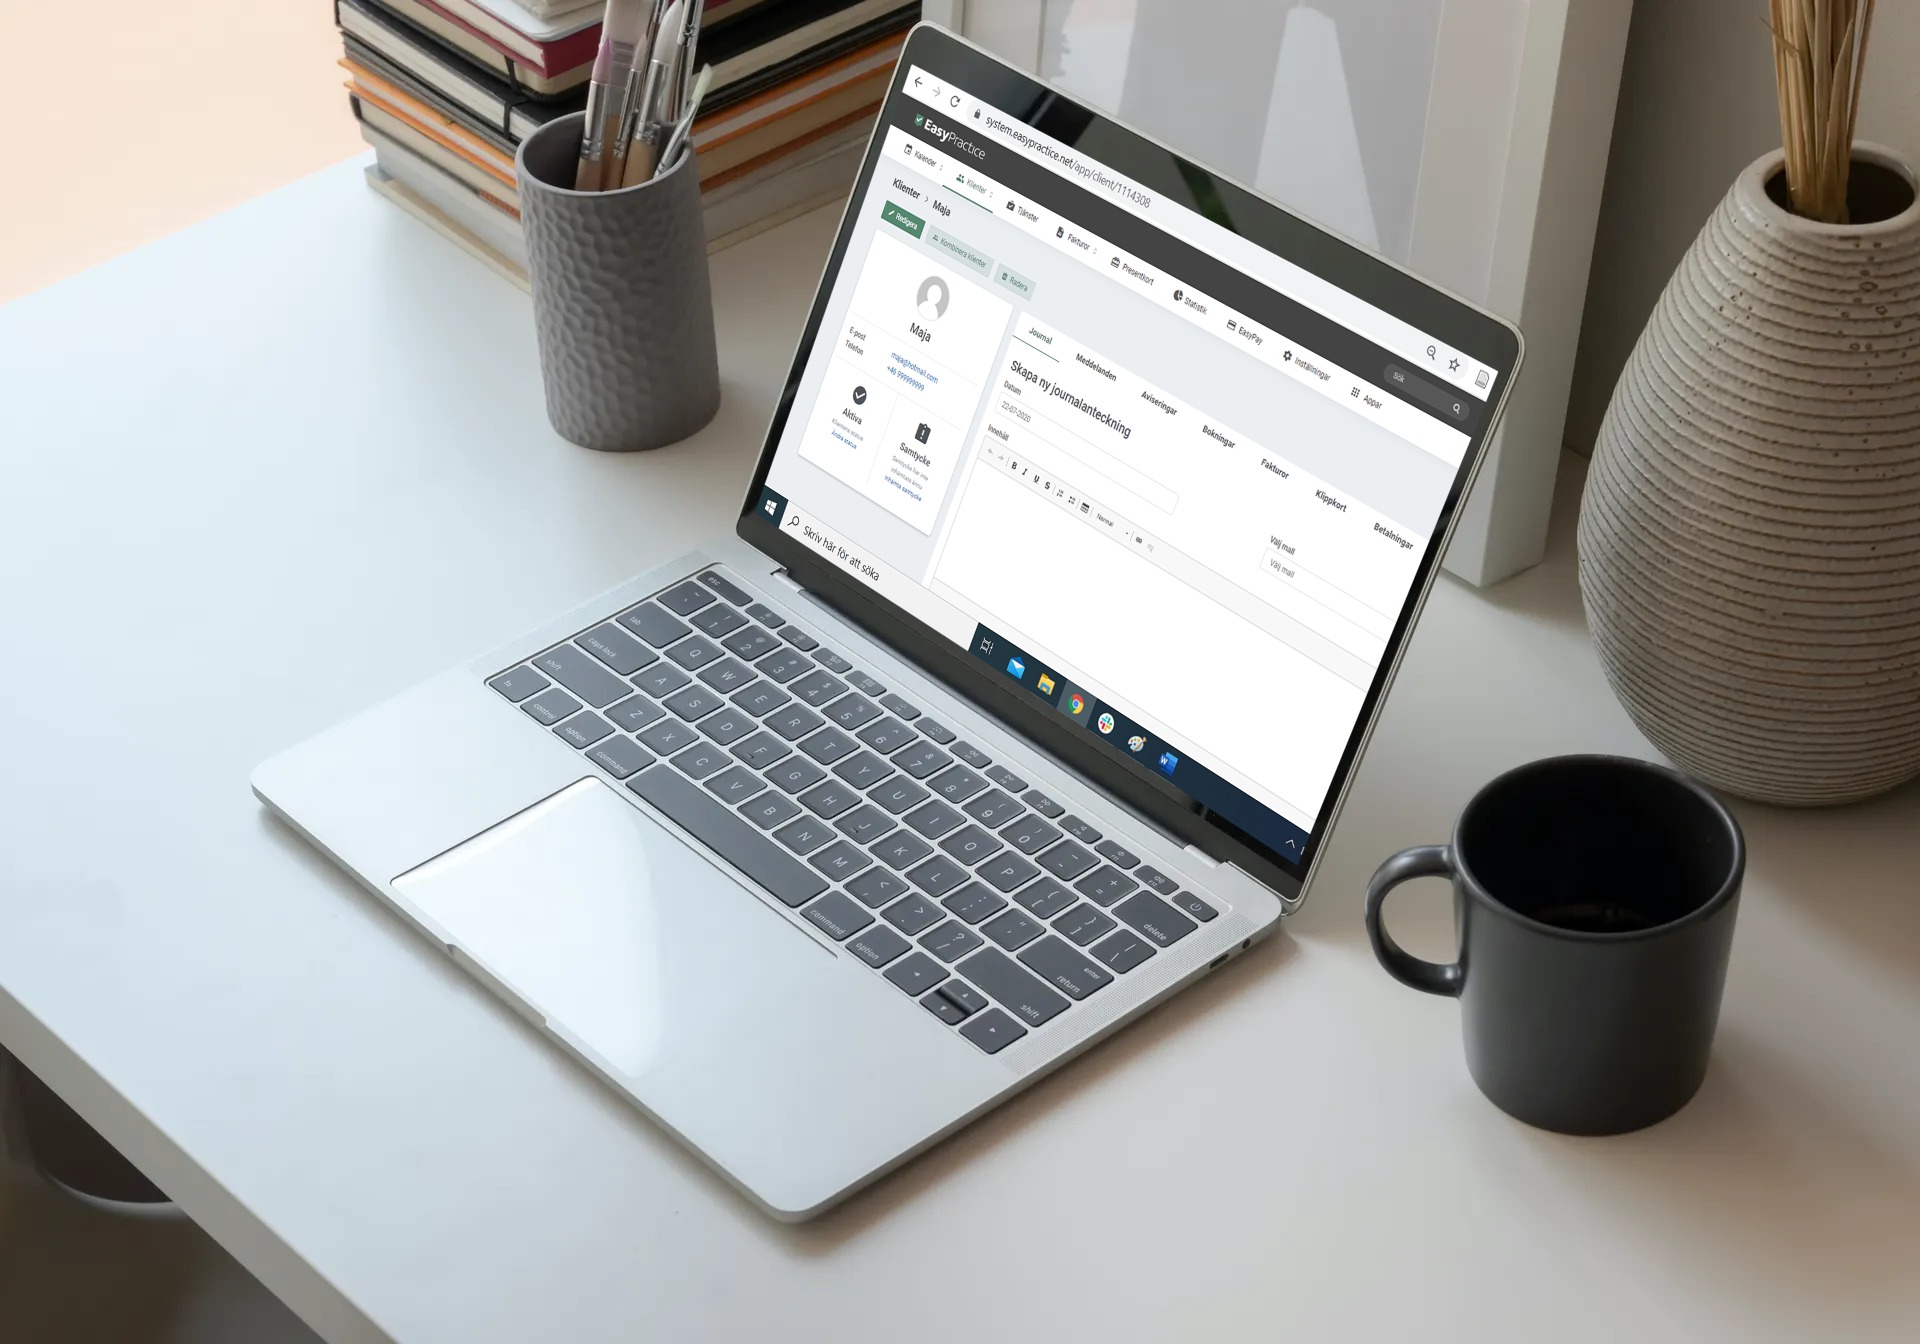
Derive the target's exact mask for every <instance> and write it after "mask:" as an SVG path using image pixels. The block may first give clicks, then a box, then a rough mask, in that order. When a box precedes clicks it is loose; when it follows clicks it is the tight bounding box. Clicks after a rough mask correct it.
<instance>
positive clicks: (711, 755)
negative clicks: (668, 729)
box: [673, 742, 728, 779]
mask: <svg viewBox="0 0 1920 1344" xmlns="http://www.w3.org/2000/svg"><path fill="white" fill-rule="evenodd" d="M727 761H728V757H727V753H726V752H724V751H722V750H721V749H720V748H719V747H717V746H715V745H714V744H713V743H711V742H695V743H694V744H693V745H692V746H690V747H688V748H687V749H686V750H685V751H683V752H681V753H680V754H679V755H678V756H675V757H674V758H673V765H674V768H675V769H676V770H679V771H681V772H682V773H684V774H687V775H691V776H692V777H693V778H695V779H705V778H706V777H707V776H708V775H710V774H712V773H713V772H714V771H716V770H724V769H726V767H727Z"/></svg>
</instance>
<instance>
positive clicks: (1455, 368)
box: [1447, 359, 1460, 373]
mask: <svg viewBox="0 0 1920 1344" xmlns="http://www.w3.org/2000/svg"><path fill="white" fill-rule="evenodd" d="M1447 371H1448V372H1449V373H1458V372H1460V361H1459V360H1457V359H1450V360H1448V361H1447Z"/></svg>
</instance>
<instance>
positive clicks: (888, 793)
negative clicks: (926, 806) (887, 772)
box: [867, 775, 932, 817]
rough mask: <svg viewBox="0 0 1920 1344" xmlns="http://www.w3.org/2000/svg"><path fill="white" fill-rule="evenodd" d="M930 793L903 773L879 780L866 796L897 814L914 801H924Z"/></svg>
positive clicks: (913, 803) (912, 804) (910, 805)
mask: <svg viewBox="0 0 1920 1344" xmlns="http://www.w3.org/2000/svg"><path fill="white" fill-rule="evenodd" d="M931 796H932V795H931V794H929V793H928V792H927V791H926V790H925V789H923V788H921V787H920V786H919V785H918V784H915V783H914V782H913V781H912V780H910V779H908V778H907V777H906V776H905V775H895V776H894V777H893V778H892V779H884V780H882V781H880V785H879V787H878V788H875V789H872V790H870V791H869V792H868V794H867V797H869V798H871V799H873V801H874V802H876V803H878V804H880V806H882V807H884V808H886V809H887V811H889V812H891V813H893V815H894V816H896V817H897V816H899V815H900V814H901V813H902V812H905V811H906V810H907V809H908V808H910V807H912V806H914V805H915V804H916V803H924V802H926V801H927V799H928V798H929V797H931Z"/></svg>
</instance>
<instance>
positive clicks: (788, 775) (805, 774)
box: [767, 756, 827, 793]
mask: <svg viewBox="0 0 1920 1344" xmlns="http://www.w3.org/2000/svg"><path fill="white" fill-rule="evenodd" d="M826 777H827V772H826V771H825V770H822V769H821V768H820V767H819V766H817V765H815V764H814V763H813V762H812V761H809V760H807V759H805V758H804V757H800V756H795V757H793V758H792V759H791V760H784V761H781V762H779V763H778V764H776V765H775V766H774V767H773V768H772V769H771V770H768V771H767V778H768V779H770V780H772V781H773V782H774V783H775V784H777V785H779V786H780V787H781V788H783V789H785V790H786V791H787V792H788V793H798V792H800V790H802V789H810V788H812V787H813V786H814V785H815V784H818V783H819V782H820V781H821V780H823V779H825V778H826Z"/></svg>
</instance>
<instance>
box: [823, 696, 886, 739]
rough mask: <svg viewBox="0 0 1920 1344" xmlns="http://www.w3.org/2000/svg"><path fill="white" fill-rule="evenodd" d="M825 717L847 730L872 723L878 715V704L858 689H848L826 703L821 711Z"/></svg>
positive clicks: (850, 730)
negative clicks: (831, 701)
mask: <svg viewBox="0 0 1920 1344" xmlns="http://www.w3.org/2000/svg"><path fill="white" fill-rule="evenodd" d="M823 712H824V713H825V714H826V716H827V718H828V719H829V720H830V721H832V722H834V723H837V724H839V725H840V726H841V727H842V728H845V729H846V730H847V731H848V732H852V731H853V730H854V729H856V728H859V727H861V726H862V725H863V724H868V723H872V722H873V721H874V720H875V719H877V718H879V717H880V706H878V705H876V704H874V703H873V701H871V700H869V699H867V697H866V696H864V695H861V694H860V693H859V692H858V691H848V692H847V693H846V694H845V695H843V696H841V697H840V698H839V699H838V700H835V701H834V702H833V703H832V704H830V705H828V706H827V707H826V709H825V710H824V711H823Z"/></svg>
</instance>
